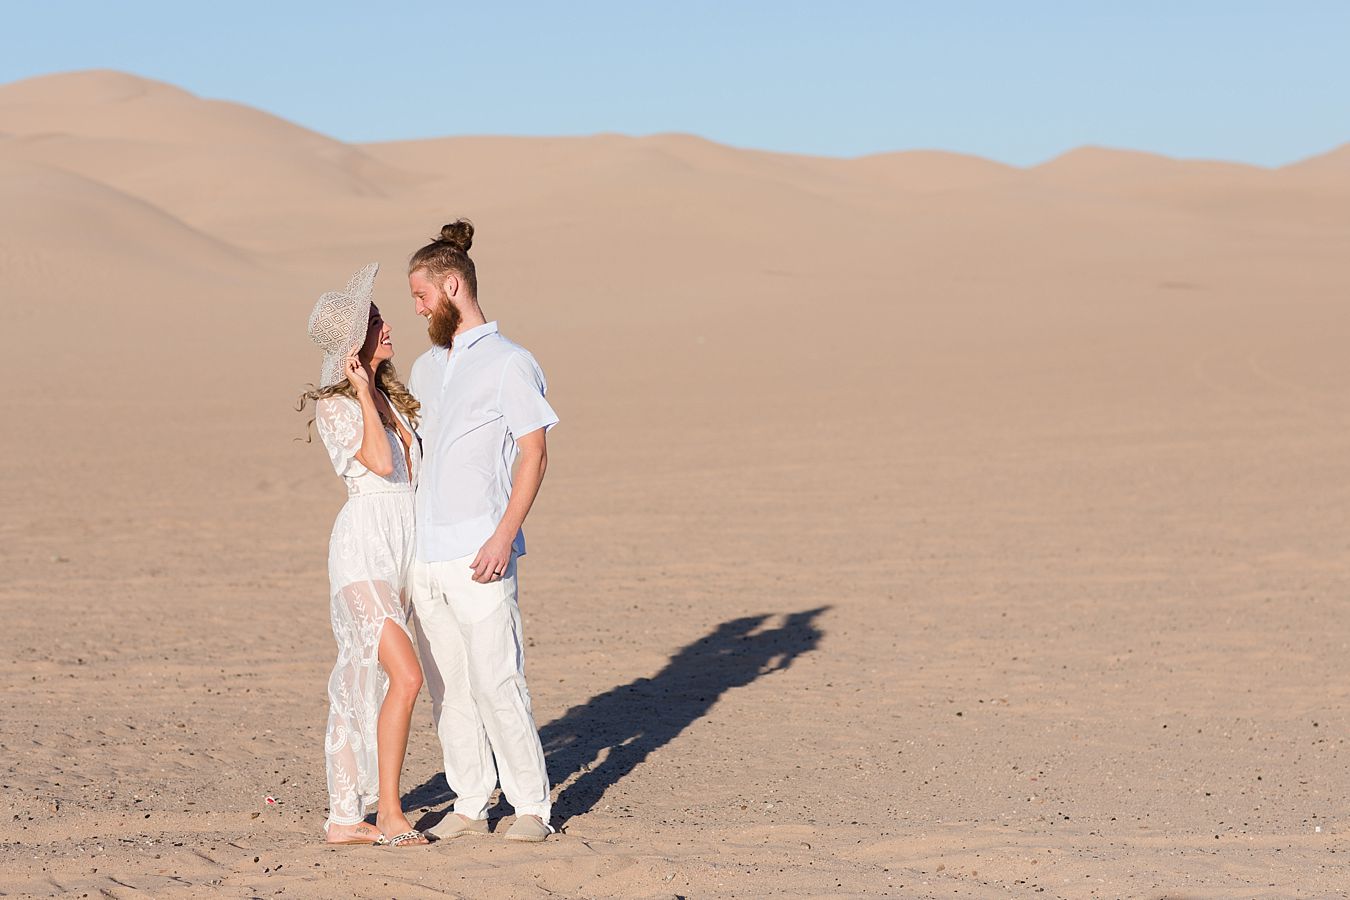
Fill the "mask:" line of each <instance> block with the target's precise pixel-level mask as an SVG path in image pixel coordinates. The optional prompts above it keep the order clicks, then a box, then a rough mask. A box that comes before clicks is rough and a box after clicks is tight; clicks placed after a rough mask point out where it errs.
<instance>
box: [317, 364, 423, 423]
mask: <svg viewBox="0 0 1350 900" xmlns="http://www.w3.org/2000/svg"><path fill="white" fill-rule="evenodd" d="M375 386H376V387H378V388H379V389H380V390H382V391H384V393H385V394H386V395H387V396H388V397H389V402H391V403H393V404H394V407H395V408H396V409H397V410H398V411H399V412H401V413H403V415H404V416H405V417H406V418H407V420H408V421H409V422H410V423H411V424H412V426H413V427H414V428H416V427H417V418H418V415H417V414H418V413H419V412H420V411H421V409H422V404H420V403H418V402H417V398H416V397H414V396H413V395H412V393H411V392H409V390H408V389H407V388H406V387H405V386H404V385H403V382H401V381H399V380H398V372H396V371H395V370H394V364H393V363H392V362H390V361H389V360H387V359H386V360H385V361H384V362H382V363H380V365H379V368H377V369H376V370H375ZM325 397H351V398H352V399H353V400H355V399H356V388H354V387H352V383H351V381H349V380H347V379H345V378H344V379H343V380H342V381H340V382H338V383H337V384H329V385H325V386H324V387H319V388H311V389H310V390H308V391H305V392H304V393H302V394H301V395H300V399H299V402H297V403H296V405H295V410H296V412H303V411H304V409H305V404H306V403H307V402H309V401H313V402H314V403H318V402H319V401H320V400H322V399H324V398H325ZM386 424H388V425H393V423H392V422H388V423H386ZM313 425H314V420H313V419H310V420H309V423H308V424H306V425H305V442H306V443H309V442H310V441H312V440H313V439H314V438H313V436H312V435H311V433H310V432H311V429H312V428H313ZM296 440H299V438H296Z"/></svg>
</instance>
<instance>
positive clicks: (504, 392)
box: [408, 322, 558, 562]
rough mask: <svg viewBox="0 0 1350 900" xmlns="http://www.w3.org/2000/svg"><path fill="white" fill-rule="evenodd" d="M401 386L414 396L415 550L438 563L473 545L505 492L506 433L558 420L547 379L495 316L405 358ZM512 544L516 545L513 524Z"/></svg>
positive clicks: (486, 534) (495, 516)
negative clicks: (418, 440) (418, 455)
mask: <svg viewBox="0 0 1350 900" xmlns="http://www.w3.org/2000/svg"><path fill="white" fill-rule="evenodd" d="M408 389H409V390H410V391H412V393H413V396H415V397H416V398H417V401H418V402H419V403H421V404H422V410H421V418H420V422H419V424H418V428H417V430H418V433H419V434H420V435H421V437H422V473H421V478H420V480H419V482H418V486H417V558H418V559H420V560H422V561H423V562H444V561H447V560H452V559H459V558H461V557H464V556H471V555H473V554H476V553H477V552H478V550H479V548H481V547H482V546H483V544H484V543H486V542H487V539H488V538H490V537H491V536H492V533H493V532H494V531H496V530H497V524H498V523H499V522H501V519H502V516H503V515H504V514H505V513H506V504H507V502H508V501H509V500H510V498H511V466H512V464H514V463H515V461H516V456H517V455H518V453H519V448H518V446H517V444H516V440H517V439H518V438H519V437H521V436H523V435H526V434H529V433H530V432H532V431H538V430H539V429H540V428H552V427H553V426H554V425H556V424H558V415H557V413H555V412H554V411H553V407H551V406H549V404H548V401H547V400H546V399H544V395H545V394H546V393H547V392H548V382H547V381H545V380H544V371H543V369H541V368H539V363H537V362H535V360H534V357H533V356H531V355H530V352H529V351H528V350H526V349H525V348H524V347H521V346H520V345H519V344H516V343H513V342H512V341H509V340H507V339H506V338H505V337H503V336H502V334H501V333H500V332H499V331H498V330H497V323H496V322H488V323H487V324H485V325H479V326H478V327H477V328H471V329H469V330H468V331H465V332H463V333H461V334H459V335H457V336H456V337H455V341H454V345H453V347H452V349H451V350H449V351H447V350H446V349H445V348H444V347H432V348H431V349H430V350H428V351H427V352H426V353H423V354H422V355H421V356H419V357H418V358H417V361H416V362H414V363H413V367H412V372H411V373H410V374H409V376H408ZM514 546H515V551H516V553H518V554H524V553H525V535H524V534H523V533H518V534H517V535H516V539H515V545H514Z"/></svg>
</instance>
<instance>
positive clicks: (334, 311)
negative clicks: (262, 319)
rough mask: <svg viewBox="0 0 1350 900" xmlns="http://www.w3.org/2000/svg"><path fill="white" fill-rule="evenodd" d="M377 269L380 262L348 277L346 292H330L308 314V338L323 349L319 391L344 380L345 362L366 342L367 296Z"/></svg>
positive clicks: (368, 322)
mask: <svg viewBox="0 0 1350 900" xmlns="http://www.w3.org/2000/svg"><path fill="white" fill-rule="evenodd" d="M379 270H380V264H379V263H371V264H370V265H368V266H366V267H365V268H364V269H362V270H361V271H359V272H357V273H356V274H355V275H353V276H352V277H351V280H350V281H348V282H347V289H346V290H343V291H329V292H328V293H326V294H324V295H323V296H322V297H320V298H319V302H318V303H316V304H314V312H312V313H310V314H309V336H310V339H311V340H313V341H314V343H316V344H318V345H319V347H320V349H322V350H323V366H322V368H320V370H319V387H320V388H326V387H330V386H332V385H335V384H341V383H342V382H344V381H346V380H347V372H346V369H345V366H344V363H345V361H346V359H347V357H349V356H351V355H352V354H353V353H355V352H356V351H357V350H359V349H360V348H361V345H362V344H364V343H365V342H366V329H367V328H368V327H369V325H370V295H371V293H372V292H373V291H374V290H375V273H376V272H378V271H379Z"/></svg>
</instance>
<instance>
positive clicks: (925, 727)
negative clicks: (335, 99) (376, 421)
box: [0, 71, 1350, 900]
mask: <svg viewBox="0 0 1350 900" xmlns="http://www.w3.org/2000/svg"><path fill="white" fill-rule="evenodd" d="M458 216H468V217H470V218H471V219H472V220H473V221H474V223H475V225H476V227H477V233H476V237H475V243H474V248H473V255H474V257H475V259H476V260H477V263H478V267H479V282H480V287H481V292H482V299H483V304H484V307H485V310H486V312H487V314H488V316H489V317H490V318H493V319H498V320H500V322H501V328H502V330H503V331H504V332H505V333H506V334H508V335H509V336H510V337H512V338H513V339H515V340H517V341H519V342H521V343H522V344H524V345H525V346H527V347H529V348H530V349H531V350H532V351H533V352H534V354H535V356H536V357H537V358H538V359H539V361H540V362H541V364H542V365H543V367H544V369H545V370H546V372H547V373H548V377H549V382H550V385H551V390H550V399H551V400H552V401H553V402H554V404H555V406H556V407H557V408H558V410H559V412H560V414H561V417H562V424H561V425H560V427H559V428H557V429H556V430H555V431H553V432H551V433H550V437H549V442H550V462H549V475H548V480H547V482H546V484H545V488H544V491H543V493H542V495H541V497H540V500H539V502H538V504H537V506H536V508H535V509H534V511H532V513H531V516H530V520H529V526H528V530H529V531H530V555H529V557H528V560H527V561H526V562H525V563H522V567H523V570H524V571H525V572H526V573H527V574H526V576H525V577H526V578H527V581H526V587H525V608H524V616H525V622H526V630H527V634H528V635H529V647H530V650H529V652H530V654H531V656H530V659H529V674H530V687H531V696H532V701H533V703H534V704H535V711H536V716H537V718H538V719H539V720H540V725H541V726H542V727H543V728H544V731H545V734H546V736H547V739H548V741H549V742H550V743H549V750H548V754H549V764H550V771H551V774H552V777H553V779H554V780H555V782H556V783H557V788H556V790H555V797H556V800H557V807H556V808H557V809H558V815H559V818H560V824H565V825H566V830H565V833H563V834H561V835H559V836H558V837H557V838H555V839H553V840H551V842H550V843H548V844H545V845H544V846H543V847H541V848H529V849H522V848H519V847H509V846H506V845H505V844H504V843H503V842H501V841H495V840H494V841H480V842H477V843H470V842H468V841H463V842H458V841H457V842H455V843H456V844H457V845H458V844H466V845H467V846H454V847H451V848H448V849H447V848H446V847H444V846H443V847H439V848H432V850H429V851H426V852H425V853H421V852H420V851H414V852H412V853H408V852H402V853H395V854H393V856H399V859H398V860H397V861H395V860H393V856H391V855H390V854H389V853H384V854H382V855H379V860H378V861H377V860H376V859H375V856H376V855H377V854H375V853H374V852H373V851H372V852H370V853H366V852H365V851H357V852H356V853H351V854H339V853H336V852H329V851H325V850H323V849H322V848H321V847H319V846H318V845H317V844H316V843H315V838H316V837H317V836H318V834H319V827H320V823H321V822H322V821H323V816H324V809H323V807H324V804H325V796H324V786H323V770H322V748H321V744H322V739H323V738H322V734H323V732H322V723H323V721H324V716H325V713H326V706H325V701H324V696H323V685H324V679H325V677H326V673H327V672H328V670H329V668H330V667H331V665H332V640H331V636H330V634H329V631H328V629H329V625H328V611H327V605H326V599H325V598H326V593H327V590H326V571H325V567H324V566H325V558H326V557H325V554H326V546H327V544H326V542H327V539H328V533H329V528H330V527H331V523H332V519H333V515H334V513H335V512H336V510H337V509H338V507H339V506H340V504H341V503H342V502H343V499H344V498H343V494H342V489H341V486H340V485H339V483H338V482H337V480H336V479H335V478H334V476H333V474H332V471H331V468H330V467H329V466H328V463H327V460H326V458H325V455H324V454H323V452H322V451H321V450H320V449H319V448H318V447H316V446H314V445H312V444H308V443H306V442H305V441H304V436H305V435H306V433H307V432H306V421H307V418H308V416H307V415H303V414H300V413H297V412H296V411H295V409H294V406H295V401H296V397H297V395H298V394H299V393H300V391H301V390H302V389H304V387H305V386H306V385H307V384H308V383H309V382H312V381H313V379H314V378H315V377H316V375H317V371H318V366H319V355H318V353H317V351H316V350H315V349H314V348H313V346H312V345H311V344H310V342H309V341H308V339H307V337H306V335H305V331H304V327H305V322H306V319H307V317H308V314H309V311H310V308H311V306H312V304H313V302H314V300H315V299H316V298H317V297H318V295H319V294H320V293H321V292H323V291H325V290H330V289H335V288H340V287H341V286H342V285H343V284H344V283H345V282H346V280H347V278H348V276H349V275H350V274H351V273H352V272H353V271H355V270H356V269H358V268H360V267H361V266H362V265H364V264H366V263H368V262H371V261H378V262H379V263H380V264H381V271H380V275H379V279H378V282H377V284H376V290H375V300H376V302H377V303H378V304H379V305H380V307H381V310H382V312H383V313H384V316H385V318H386V320H387V321H388V322H390V323H391V326H392V328H393V332H394V343H395V346H396V349H397V356H396V358H395V362H396V364H397V366H398V367H399V369H400V370H401V371H402V372H403V373H404V374H406V373H407V371H408V368H409V366H410V365H411V364H412V361H413V360H414V359H415V358H416V356H417V354H419V353H421V352H422V351H423V350H424V349H425V347H426V338H425V325H424V323H423V322H422V321H421V320H420V319H418V318H416V316H415V315H414V311H413V309H412V304H411V301H410V300H409V298H408V296H407V285H406V281H405V278H404V275H405V266H406V262H407V259H408V257H409V255H410V253H411V252H412V251H413V250H415V249H416V248H417V247H418V246H420V245H421V244H422V243H423V242H425V241H426V240H427V239H429V238H430V237H431V236H432V235H433V234H436V233H437V232H438V231H439V229H440V226H441V225H442V224H443V223H445V222H446V221H449V220H451V219H453V218H455V217H458ZM1347 247H1350V145H1345V146H1342V147H1339V148H1335V149H1332V150H1330V151H1329V152H1327V153H1324V154H1321V155H1318V156H1313V157H1310V158H1309V159H1306V160H1303V161H1301V162H1298V163H1295V164H1292V165H1289V166H1284V167H1281V168H1277V169H1265V168H1261V167H1256V166H1248V165H1240V164H1235V163H1227V162H1218V161H1206V160H1179V159H1170V158H1166V157H1162V156H1157V155H1152V154H1147V153H1140V152H1135V151H1122V150H1112V149H1106V148H1098V147H1084V148H1079V149H1075V150H1072V151H1069V152H1067V153H1065V154H1063V155H1062V156H1060V157H1058V158H1056V159H1053V160H1050V161H1048V162H1046V163H1045V164H1043V165H1039V166H1033V167H1029V168H1017V167H1013V166H1007V165H1003V164H1000V163H996V162H992V161H989V160H984V159H979V158H975V157H970V156H965V155H961V154H957V153H947V152H940V151H932V150H922V151H902V152H894V153H881V154H876V155H871V156H865V157H861V158H857V159H834V158H818V157H808V156H797V155H789V154H778V153H769V152H764V151H754V150H740V149H735V148H731V147H726V146H722V145H720V144H717V143H714V142H711V141H708V140H704V139H701V138H698V137H693V136H689V135H681V134H661V135H653V136H649V137H625V136H620V135H613V134H599V135H593V136H589V137H570V138H508V137H455V138H428V139H425V140H416V141H399V142H388V143H371V144H346V143H343V142H341V141H338V140H335V139H332V138H330V137H326V136H324V135H320V134H316V133H314V132H312V131H309V130H307V129H305V128H302V127H299V126H297V125H295V124H293V123H290V122H287V121H284V120H282V119H279V118H277V117H275V116H272V115H269V114H267V113H264V112H261V111H259V110H256V109H251V108H248V107H246V106H242V105H239V104H235V103H228V102H222V101H213V100H205V99H202V98H199V97H196V96H194V95H192V94H190V93H188V92H186V91H183V90H181V89H179V88H176V87H173V86H171V85H166V84H162V83H159V82H155V81H151V80H148V79H144V78H139V77H136V76H134V75H128V74H125V73H120V72H107V71H91V72H73V73H68V74H62V75H53V76H46V77H41V78H34V79H29V80H26V81H21V82H16V83H12V84H7V85H3V86H0V303H3V311H4V313H5V316H6V323H7V327H6V329H5V340H6V348H7V351H8V354H7V362H8V364H9V365H8V367H7V371H8V372H10V373H11V378H10V382H9V384H8V387H7V389H6V390H5V391H4V393H3V400H0V416H3V417H4V418H5V421H6V427H5V428H4V429H3V430H0V454H3V458H4V459H5V460H6V465H5V466H3V467H0V508H3V516H0V617H2V618H3V621H4V623H5V627H4V628H3V629H0V686H2V687H3V693H4V696H5V697H6V698H7V703H8V706H7V707H6V709H5V711H4V715H3V717H0V747H3V748H4V749H7V750H8V751H10V753H9V759H8V762H7V763H6V766H7V768H6V775H5V780H6V791H5V792H4V796H3V803H4V804H5V806H3V807H0V814H4V813H7V814H8V815H6V816H5V818H4V821H5V822H7V823H10V824H9V827H10V834H9V840H8V841H7V842H6V843H5V844H4V847H0V886H3V890H5V891H12V892H16V893H20V894H25V895H58V894H63V895H64V894H84V893H88V894H89V895H90V896H97V895H100V894H104V895H107V896H122V895H123V894H124V893H135V892H141V893H145V894H147V895H148V894H154V895H156V896H159V895H163V896H175V894H174V892H176V891H177V892H180V894H181V895H184V896H186V895H188V894H190V893H192V892H194V891H195V892H200V891H202V890H206V889H207V888H208V887H209V888H210V889H211V890H219V889H221V888H224V889H225V891H226V892H227V893H238V894H244V893H248V894H249V895H254V894H261V893H263V892H268V893H275V892H276V891H277V890H281V889H285V890H286V892H287V895H288V896H301V897H305V896H331V895H332V893H333V891H332V886H331V884H328V883H326V881H327V880H328V879H342V881H341V885H342V888H343V891H344V892H345V893H349V894H363V895H366V894H369V895H388V894H390V893H391V892H392V893H397V894H398V895H399V896H404V895H406V896H422V893H419V892H422V891H426V890H430V889H428V888H427V887H426V886H427V885H433V886H435V889H436V890H444V891H450V892H462V893H464V894H465V895H470V894H478V895H483V894H488V893H490V894H493V895H502V896H506V895H510V896H520V897H545V896H597V897H601V896H603V897H624V898H630V897H642V898H648V897H650V898H662V900H669V898H670V897H672V896H691V897H730V896H733V895H734V896H741V897H745V896H766V895H769V894H772V893H775V892H779V891H783V892H787V893H791V894H795V895H797V896H841V897H842V896H846V897H854V896H874V895H879V894H885V895H891V896H913V897H930V896H937V895H943V896H947V895H953V894H957V893H959V894H961V895H963V896H964V895H975V896H1022V895H1026V894H1029V893H1031V892H1034V891H1036V890H1037V889H1041V888H1043V889H1044V890H1045V893H1046V895H1047V896H1082V895H1085V893H1086V892H1085V891H1084V886H1085V885H1090V886H1091V891H1095V892H1096V894H1097V895H1099V896H1164V895H1166V896H1183V895H1184V896H1244V897H1245V896H1290V895H1295V894H1297V895H1307V896H1326V895H1331V894H1334V893H1337V892H1339V891H1342V890H1343V889H1344V885H1345V884H1346V883H1348V882H1347V878H1348V877H1350V876H1348V875H1347V873H1346V871H1345V865H1344V862H1343V861H1344V859H1345V858H1346V851H1347V850H1350V848H1347V847H1346V844H1345V829H1344V828H1343V824H1342V823H1341V821H1340V818H1341V816H1342V813H1341V811H1340V808H1339V807H1338V806H1337V800H1336V798H1340V797H1344V796H1346V794H1347V793H1348V792H1350V776H1347V773H1346V769H1345V766H1344V765H1343V764H1341V763H1342V761H1341V760H1339V758H1338V756H1337V755H1336V754H1337V753H1339V752H1341V749H1338V748H1342V745H1341V744H1340V743H1339V738H1338V736H1339V735H1343V734H1344V733H1345V732H1346V730H1347V729H1350V706H1347V703H1346V701H1345V688H1344V685H1347V684H1350V654H1347V653H1346V652H1345V648H1346V645H1347V643H1350V632H1347V625H1346V622H1347V619H1346V616H1345V614H1344V603H1343V602H1342V601H1343V599H1344V587H1345V584H1346V583H1348V582H1350V556H1348V555H1347V549H1346V546H1347V543H1346V542H1347V539H1346V534H1347V529H1348V528H1350V520H1348V519H1347V513H1346V511H1347V510H1350V391H1347V390H1346V387H1347V385H1350V353H1347V352H1346V347H1347V346H1350V266H1347V265H1346V258H1347V249H1346V248H1347ZM14 373H17V377H16V376H15V374H14ZM297 438H299V440H297ZM428 707H429V704H424V705H423V706H421V707H419V712H418V716H419V719H418V725H417V727H416V728H415V730H414V734H413V737H412V744H411V747H410V751H409V762H408V770H407V776H406V778H405V786H406V788H407V789H408V790H409V791H410V792H412V793H411V797H410V799H409V800H408V801H407V802H408V805H409V806H410V807H411V808H412V809H413V815H412V818H413V819H414V820H422V821H423V824H425V823H426V821H427V817H428V816H436V815H439V813H440V812H441V811H442V810H443V809H444V808H445V805H446V803H447V802H448V800H449V796H448V794H447V793H446V791H445V789H444V785H443V782H442V781H440V780H439V778H438V773H439V771H440V765H441V763H440V753H439V750H438V749H437V748H436V746H435V738H434V736H433V734H432V732H431V729H430V727H429V723H428V722H427V721H426V720H427V719H428V713H427V712H426V711H425V710H426V709H427V708H428ZM1342 749H1343V748H1342ZM264 797H271V798H273V799H277V800H280V801H281V802H280V803H278V804H273V803H267V802H266V801H265V800H264V799H263V798H264ZM494 815H496V813H495V812H494ZM1332 851H1335V853H1334V854H1333V853H1332ZM414 857H416V858H415V859H414ZM255 858H256V859H255ZM334 883H337V882H334ZM395 884H397V885H398V886H397V887H394V886H393V885H395Z"/></svg>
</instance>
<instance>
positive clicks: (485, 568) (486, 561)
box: [469, 534, 514, 584]
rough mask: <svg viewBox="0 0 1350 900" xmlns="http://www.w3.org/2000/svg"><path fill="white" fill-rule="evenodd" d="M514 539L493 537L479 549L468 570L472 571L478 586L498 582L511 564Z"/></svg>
mask: <svg viewBox="0 0 1350 900" xmlns="http://www.w3.org/2000/svg"><path fill="white" fill-rule="evenodd" d="M513 540H514V538H509V537H506V538H503V537H498V536H497V535H495V534H494V535H493V536H492V537H490V538H488V541H487V543H486V544H484V545H483V546H482V548H480V549H479V551H478V555H477V556H475V557H474V558H473V562H472V563H471V564H470V565H469V568H470V569H472V570H473V580H474V581H476V582H478V583H479V584H488V583H490V582H493V581H500V580H501V578H502V575H503V574H505V572H506V567H507V566H508V565H510V564H511V544H512V542H513Z"/></svg>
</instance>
